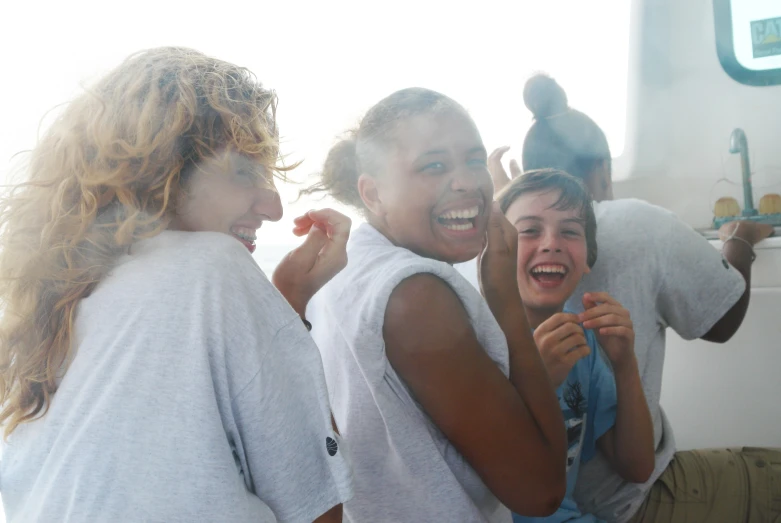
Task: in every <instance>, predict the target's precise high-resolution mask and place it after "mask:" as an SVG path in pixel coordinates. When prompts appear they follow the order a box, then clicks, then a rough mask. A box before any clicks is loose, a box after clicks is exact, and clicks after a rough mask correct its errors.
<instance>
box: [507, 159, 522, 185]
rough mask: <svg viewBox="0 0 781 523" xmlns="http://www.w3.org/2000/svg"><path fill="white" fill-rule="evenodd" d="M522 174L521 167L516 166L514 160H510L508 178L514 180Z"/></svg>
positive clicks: (516, 163)
mask: <svg viewBox="0 0 781 523" xmlns="http://www.w3.org/2000/svg"><path fill="white" fill-rule="evenodd" d="M522 174H523V171H522V170H521V167H520V166H519V165H518V162H517V161H516V160H510V177H511V178H512V179H513V180H515V179H516V178H518V177H519V176H520V175H522Z"/></svg>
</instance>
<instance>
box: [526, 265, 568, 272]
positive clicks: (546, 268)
mask: <svg viewBox="0 0 781 523" xmlns="http://www.w3.org/2000/svg"><path fill="white" fill-rule="evenodd" d="M540 273H551V274H566V273H567V269H566V267H564V266H562V265H538V266H537V267H535V268H533V269H532V274H540Z"/></svg>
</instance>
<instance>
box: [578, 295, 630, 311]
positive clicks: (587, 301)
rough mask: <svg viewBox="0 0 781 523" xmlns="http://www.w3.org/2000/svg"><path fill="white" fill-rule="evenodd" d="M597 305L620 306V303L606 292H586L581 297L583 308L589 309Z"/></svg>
mask: <svg viewBox="0 0 781 523" xmlns="http://www.w3.org/2000/svg"><path fill="white" fill-rule="evenodd" d="M599 303H609V304H611V305H618V306H621V303H620V302H619V301H618V300H616V299H615V298H613V297H612V296H611V295H610V294H608V293H606V292H587V293H586V294H584V295H583V307H585V308H587V309H590V308H591V307H594V306H595V305H597V304H599Z"/></svg>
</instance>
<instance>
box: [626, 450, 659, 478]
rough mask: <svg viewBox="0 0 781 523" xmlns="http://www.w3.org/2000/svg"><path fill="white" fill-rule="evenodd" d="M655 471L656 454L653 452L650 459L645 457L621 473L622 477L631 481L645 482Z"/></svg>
mask: <svg viewBox="0 0 781 523" xmlns="http://www.w3.org/2000/svg"><path fill="white" fill-rule="evenodd" d="M653 473H654V455H653V454H651V457H650V459H644V460H642V461H640V462H638V463H633V464H632V465H630V466H628V467H625V469H624V470H623V471H622V473H621V477H622V478H624V479H625V480H626V481H628V482H630V483H645V482H646V481H648V480H649V479H651V475H652V474H653Z"/></svg>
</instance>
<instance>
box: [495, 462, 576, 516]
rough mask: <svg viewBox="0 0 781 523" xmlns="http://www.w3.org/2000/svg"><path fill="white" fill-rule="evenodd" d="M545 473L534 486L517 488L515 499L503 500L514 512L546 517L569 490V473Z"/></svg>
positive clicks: (557, 507)
mask: <svg viewBox="0 0 781 523" xmlns="http://www.w3.org/2000/svg"><path fill="white" fill-rule="evenodd" d="M562 472H563V473H562V474H545V475H544V476H549V477H542V476H540V477H539V479H540V481H538V482H536V483H535V484H534V486H533V487H532V488H529V487H528V484H527V487H526V488H524V489H516V490H515V492H514V493H513V494H514V495H513V496H512V498H513V499H506V500H501V501H502V503H504V505H505V506H506V507H507V508H509V509H510V510H512V511H513V512H514V513H516V514H519V515H521V516H527V517H546V516H550V515H551V514H553V513H554V512H556V511H557V510H558V509H559V507H560V506H561V503H562V502H563V501H564V496H565V494H566V491H567V475H566V473H565V472H564V471H562Z"/></svg>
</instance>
